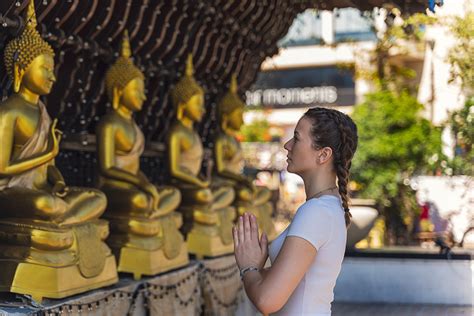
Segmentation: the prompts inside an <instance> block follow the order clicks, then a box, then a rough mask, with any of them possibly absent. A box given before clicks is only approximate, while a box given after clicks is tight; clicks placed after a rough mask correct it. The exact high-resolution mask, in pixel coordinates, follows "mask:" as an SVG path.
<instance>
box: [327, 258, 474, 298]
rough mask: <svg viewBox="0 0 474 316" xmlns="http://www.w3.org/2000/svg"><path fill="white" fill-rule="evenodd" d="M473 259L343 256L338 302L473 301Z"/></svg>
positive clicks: (337, 284)
mask: <svg viewBox="0 0 474 316" xmlns="http://www.w3.org/2000/svg"><path fill="white" fill-rule="evenodd" d="M473 272H474V261H472V260H428V259H395V258H390V259H388V258H387V259H385V258H345V259H344V262H343V265H342V270H341V274H340V275H339V278H338V279H337V283H336V287H335V289H334V294H335V300H336V301H337V302H366V303H373V302H383V303H408V304H453V305H472V303H473V301H474V296H473V295H474V294H473V293H474V292H473V285H474V279H473Z"/></svg>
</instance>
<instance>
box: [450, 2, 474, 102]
mask: <svg viewBox="0 0 474 316" xmlns="http://www.w3.org/2000/svg"><path fill="white" fill-rule="evenodd" d="M451 31H452V32H453V34H454V36H455V37H456V39H457V40H458V43H457V45H456V46H454V47H453V48H452V49H451V51H450V53H449V56H448V60H449V63H450V64H451V65H452V68H451V80H455V79H456V78H460V79H461V82H462V84H463V86H464V88H466V89H467V90H468V92H469V93H470V94H472V93H473V91H474V39H473V37H474V11H469V12H466V14H465V16H464V17H455V18H454V20H453V21H452V23H451Z"/></svg>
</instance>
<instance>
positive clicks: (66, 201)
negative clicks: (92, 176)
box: [0, 1, 118, 301]
mask: <svg viewBox="0 0 474 316" xmlns="http://www.w3.org/2000/svg"><path fill="white" fill-rule="evenodd" d="M26 17H27V18H26V23H25V26H26V28H25V30H24V31H23V32H22V34H21V36H19V37H18V38H15V39H13V40H12V41H11V42H9V43H8V45H7V46H6V48H5V64H6V70H7V72H8V75H9V76H10V78H11V79H12V80H13V88H14V93H13V94H12V95H11V96H10V97H9V98H8V99H7V100H5V101H4V102H2V103H1V104H0V140H1V147H2V149H1V151H0V267H1V268H2V269H1V271H0V291H10V292H15V293H22V294H29V295H32V297H33V298H34V299H35V300H38V301H41V300H42V298H43V297H50V298H62V297H66V296H69V295H72V294H76V293H80V292H84V291H87V290H90V289H93V288H98V287H101V286H105V285H109V284H112V283H115V282H116V281H117V280H118V279H117V270H116V265H115V258H114V256H113V255H112V253H111V251H110V249H109V248H108V247H107V245H106V244H105V243H104V240H105V239H106V238H107V235H108V233H109V232H108V223H107V221H105V220H100V219H99V217H100V216H101V215H102V213H103V211H104V209H105V207H106V203H107V200H106V197H105V195H104V194H103V193H102V192H100V191H98V190H95V189H88V188H77V187H69V186H67V185H66V184H65V182H64V179H63V177H62V175H61V173H60V171H59V170H58V169H57V168H56V167H55V166H54V158H55V156H56V155H57V154H58V152H59V142H60V139H61V133H60V132H59V131H58V130H57V129H56V120H55V121H53V122H51V119H50V117H49V115H48V113H47V111H46V108H45V105H44V104H43V103H42V102H41V101H40V99H39V98H40V96H41V95H47V94H48V93H49V92H50V91H51V88H52V85H53V83H54V82H55V81H56V78H55V76H54V73H53V69H54V52H53V50H52V48H51V47H50V46H49V45H48V43H46V42H45V41H44V40H43V39H42V38H41V36H40V34H39V33H38V32H37V30H36V25H37V23H36V16H35V9H34V2H33V1H30V3H29V5H28V8H27V13H26Z"/></svg>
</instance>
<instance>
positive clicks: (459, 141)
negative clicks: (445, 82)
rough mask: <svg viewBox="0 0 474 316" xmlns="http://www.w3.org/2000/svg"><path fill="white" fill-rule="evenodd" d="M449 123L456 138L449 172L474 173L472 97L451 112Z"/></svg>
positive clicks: (473, 105) (473, 104)
mask: <svg viewBox="0 0 474 316" xmlns="http://www.w3.org/2000/svg"><path fill="white" fill-rule="evenodd" d="M448 122H449V125H450V126H451V131H452V133H453V134H454V138H455V140H456V145H455V150H454V152H455V157H454V158H453V159H452V160H451V161H450V162H449V164H448V170H449V171H450V172H449V173H450V174H455V175H456V174H465V175H470V176H473V175H474V167H473V166H474V151H473V150H472V143H473V141H474V98H470V99H469V100H468V101H467V102H466V103H465V105H464V107H463V108H462V109H460V110H458V111H455V112H453V113H451V115H450V116H449V121H448Z"/></svg>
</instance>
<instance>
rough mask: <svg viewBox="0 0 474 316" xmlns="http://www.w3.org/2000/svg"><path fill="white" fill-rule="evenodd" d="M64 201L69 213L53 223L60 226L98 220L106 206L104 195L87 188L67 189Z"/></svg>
mask: <svg viewBox="0 0 474 316" xmlns="http://www.w3.org/2000/svg"><path fill="white" fill-rule="evenodd" d="M63 199H64V201H65V202H66V203H67V205H68V208H69V211H68V212H67V214H66V215H65V216H60V217H59V218H57V219H56V220H55V221H56V222H59V224H60V226H65V225H73V224H79V223H83V222H85V221H90V220H93V219H96V218H99V217H100V216H101V215H102V213H103V212H104V210H105V207H106V205H107V198H106V197H105V194H104V193H103V192H101V191H99V190H95V189H89V188H78V187H69V191H68V193H67V195H66V196H65V197H63Z"/></svg>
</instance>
